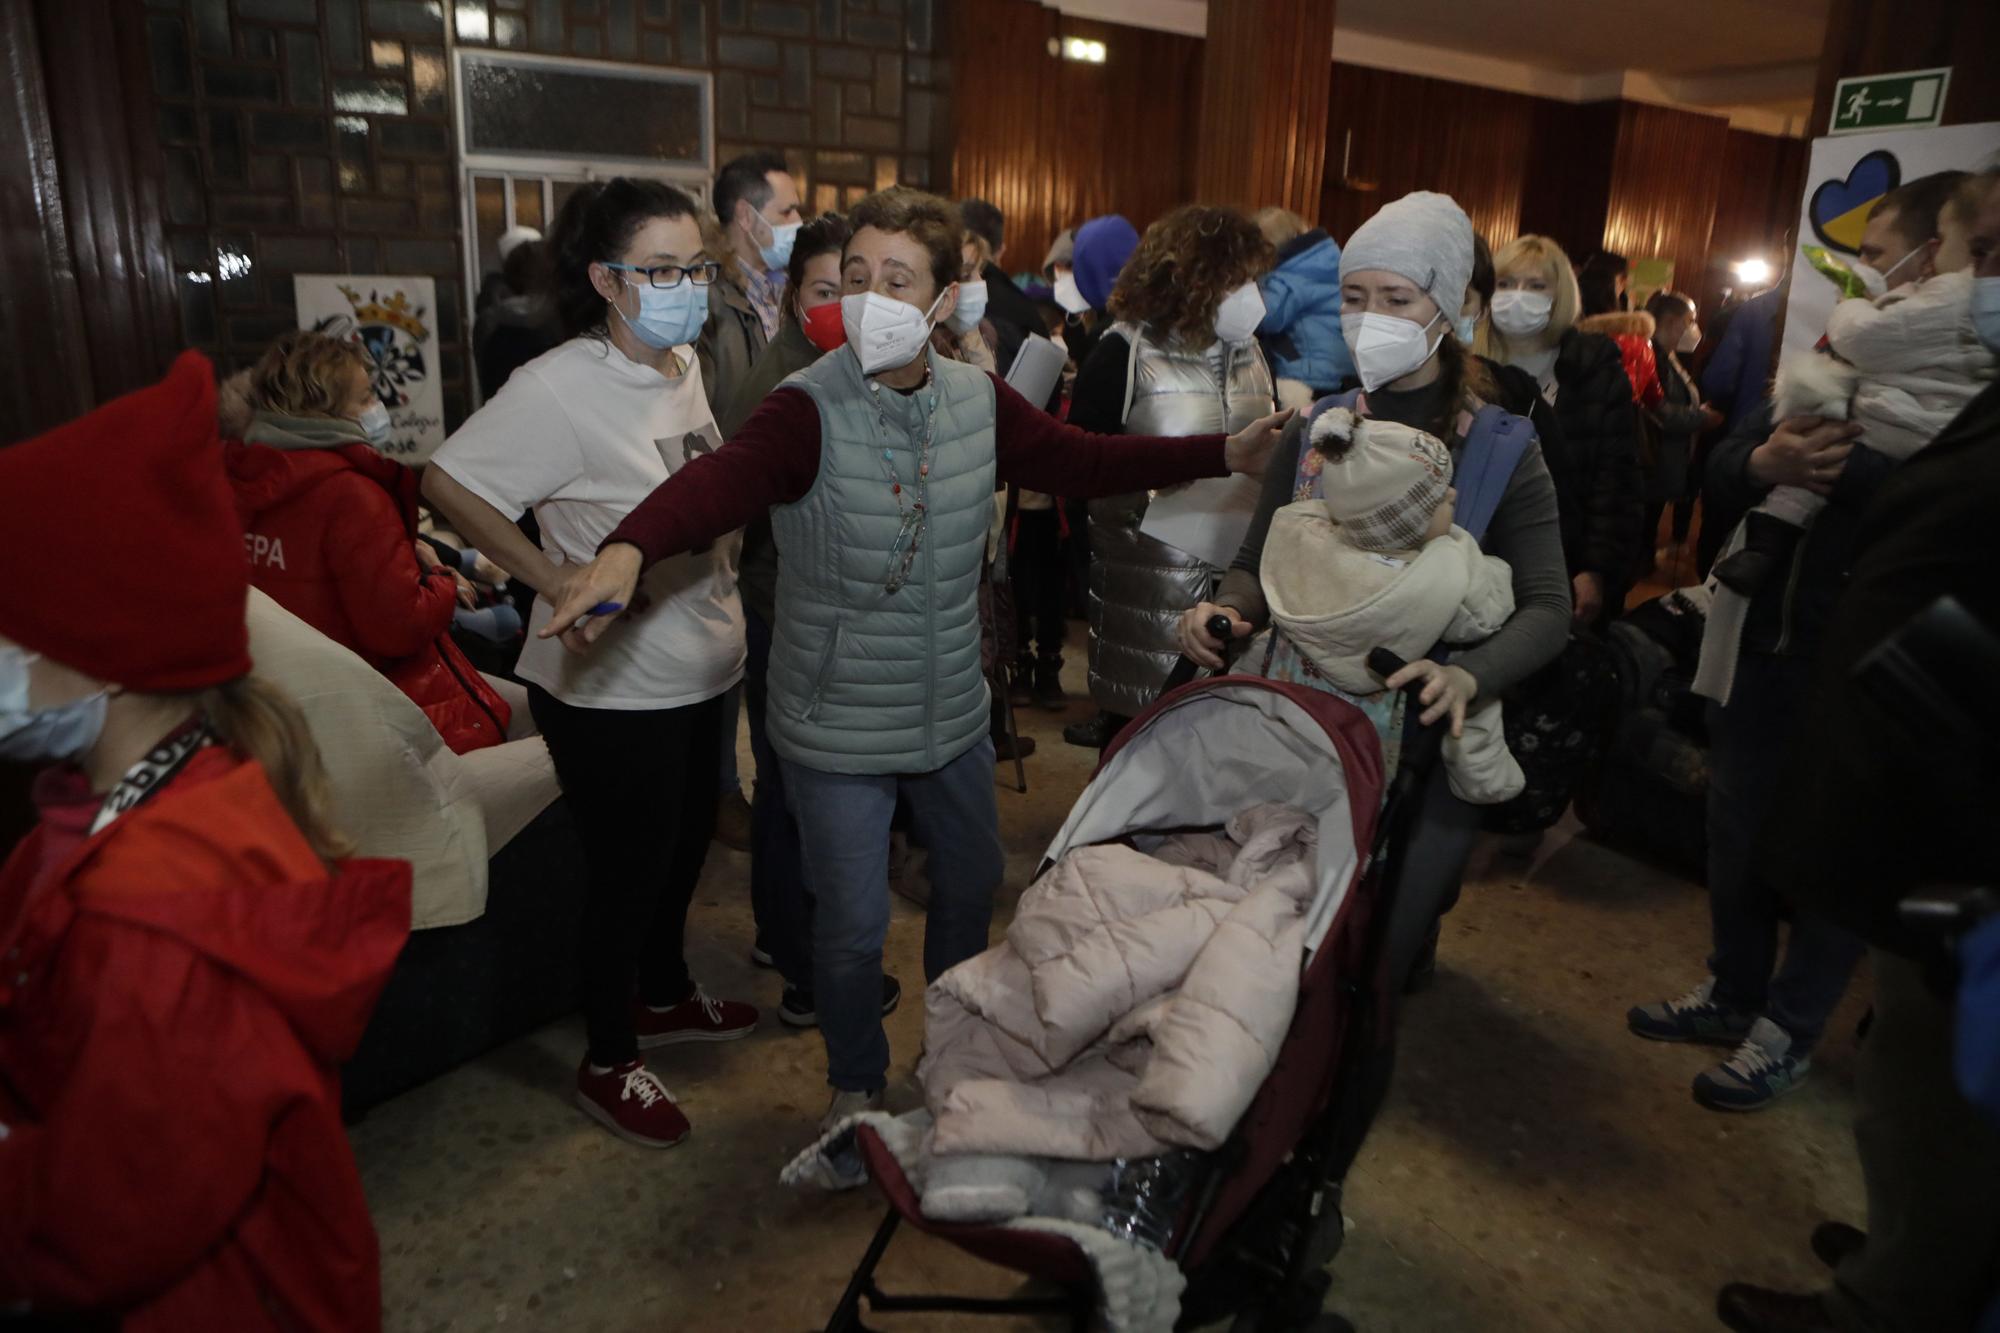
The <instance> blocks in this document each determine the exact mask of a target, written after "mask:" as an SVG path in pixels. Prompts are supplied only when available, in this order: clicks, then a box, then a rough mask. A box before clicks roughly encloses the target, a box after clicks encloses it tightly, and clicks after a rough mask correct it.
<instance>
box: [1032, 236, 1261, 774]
mask: <svg viewBox="0 0 2000 1333" xmlns="http://www.w3.org/2000/svg"><path fill="white" fill-rule="evenodd" d="M1274 258H1275V252H1274V251H1273V250H1272V248H1271V243H1270V242H1269V241H1267V240H1265V239H1264V234H1263V233H1262V232H1261V231H1259V230H1258V229H1257V226H1256V224H1255V223H1253V222H1251V221H1250V219H1248V218H1246V217H1244V216H1243V215H1242V214H1241V213H1238V212H1236V211H1235V210H1234V209H1228V208H1208V207H1204V206H1202V205H1199V204H1185V205H1183V206H1181V207H1179V208H1176V209H1174V210H1173V211H1172V212H1170V213H1168V214H1167V215H1166V216H1165V217H1163V218H1161V219H1160V220H1159V221H1157V222H1155V223H1154V224H1153V225H1152V226H1150V227H1148V228H1146V234H1145V236H1144V237H1143V238H1142V239H1141V240H1140V242H1139V248H1138V249H1137V250H1135V251H1134V252H1133V254H1132V258H1131V259H1130V260H1128V261H1127V262H1126V264H1125V268H1124V270H1123V271H1122V272H1121V273H1120V274H1119V275H1118V282H1117V285H1116V286H1114V287H1113V288H1112V290H1111V307H1110V308H1111V314H1112V316H1113V317H1114V318H1115V319H1116V320H1117V321H1118V322H1117V323H1116V324H1114V325H1112V326H1111V328H1110V329H1109V330H1107V331H1106V332H1105V334H1104V336H1103V337H1102V338H1100V339H1099V340H1098V341H1097V345H1096V346H1095V347H1094V348H1093V349H1092V350H1091V353H1090V360H1089V361H1088V362H1086V363H1085V364H1084V366H1083V368H1082V369H1081V370H1080V371H1078V372H1077V377H1076V392H1075V395H1074V396H1073V397H1072V399H1071V401H1070V409H1069V419H1070V422H1071V424H1073V425H1076V426H1080V427H1082V428H1083V429H1084V430H1090V431H1097V432H1099V433H1100V434H1105V435H1199V434H1203V433H1205V432H1208V431H1231V430H1240V429H1242V428H1243V427H1244V426H1245V425H1248V424H1249V423H1250V422H1252V421H1255V420H1256V419H1257V418H1258V417H1261V416H1263V415H1264V414H1265V413H1266V412H1269V411H1270V410H1271V403H1272V388H1271V370H1270V367H1269V366H1267V365H1266V364H1265V363H1264V353H1263V349H1262V348H1260V347H1259V346H1258V345H1257V339H1256V336H1255V335H1256V332H1257V325H1258V323H1259V322H1260V321H1261V320H1262V319H1263V317H1264V300H1263V297H1262V296H1261V295H1259V293H1258V290H1257V279H1258V278H1260V277H1262V276H1263V274H1264V273H1265V271H1266V270H1268V269H1269V268H1270V267H1271V263H1272V260H1273V259H1274ZM1150 501H1151V496H1150V495H1149V493H1148V492H1146V491H1133V492H1129V493H1127V494H1124V495H1108V496H1103V497H1100V498H1099V499H1096V500H1092V501H1091V502H1090V698H1091V702H1093V703H1095V704H1096V705H1097V708H1098V712H1097V715H1096V716H1095V717H1093V718H1091V719H1090V720H1088V721H1086V722H1079V723H1075V724H1073V725H1071V726H1069V727H1067V728H1065V729H1064V731H1063V737H1064V739H1066V740H1068V741H1069V742H1071V743H1072V744H1075V745H1088V746H1095V747H1098V748H1102V747H1103V746H1105V745H1107V744H1109V743H1110V741H1111V738H1112V737H1113V736H1115V735H1116V734H1117V733H1118V730H1119V728H1120V727H1122V726H1124V724H1125V722H1126V721H1127V720H1128V719H1129V718H1131V717H1132V716H1133V715H1134V714H1135V713H1137V712H1138V711H1139V710H1140V709H1142V708H1144V707H1146V705H1148V704H1150V703H1152V702H1153V700H1154V698H1155V697H1156V696H1157V695H1158V694H1159V692H1160V686H1161V685H1162V684H1163V683H1164V682H1165V681H1166V679H1167V673H1168V672H1170V671H1172V670H1173V668H1174V663H1175V662H1177V661H1178V660H1179V659H1180V654H1181V649H1180V643H1179V640H1178V638H1177V636H1176V633H1175V625H1176V622H1177V621H1178V620H1179V618H1180V613H1181V611H1182V610H1183V609H1184V608H1186V607H1188V606H1190V605H1192V604H1193V603H1195V602H1199V601H1204V600H1206V599H1207V598H1208V596H1209V592H1210V590H1211V589H1212V588H1213V587H1214V586H1215V580H1216V577H1217V576H1218V575H1219V574H1221V572H1222V571H1221V570H1219V569H1215V568H1212V567H1211V566H1210V565H1209V564H1208V563H1207V562H1206V561H1205V560H1203V559H1202V558H1201V557H1200V556H1197V555H1191V554H1189V553H1188V552H1186V551H1183V550H1181V549H1179V548H1178V547H1175V546H1171V545H1169V544H1167V543H1166V542H1163V541H1161V540H1160V539H1159V538H1157V537H1153V536H1150V535H1148V534H1146V533H1144V532H1141V531H1140V530H1139V528H1140V525H1141V524H1142V523H1143V522H1144V521H1145V518H1146V510H1147V507H1148V505H1149V503H1150Z"/></svg>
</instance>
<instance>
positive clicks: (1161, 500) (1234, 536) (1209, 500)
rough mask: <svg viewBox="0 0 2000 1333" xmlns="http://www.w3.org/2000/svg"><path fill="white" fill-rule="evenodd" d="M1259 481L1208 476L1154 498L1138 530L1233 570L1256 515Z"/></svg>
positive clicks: (1238, 477)
mask: <svg viewBox="0 0 2000 1333" xmlns="http://www.w3.org/2000/svg"><path fill="white" fill-rule="evenodd" d="M1263 484H1264V483H1263V481H1262V480H1261V479H1260V478H1257V477H1246V476H1243V475H1242V474H1240V473H1237V474H1233V475H1231V476H1227V477H1205V478H1203V479H1202V480H1200V481H1197V482H1195V483H1193V484H1192V485H1189V486H1184V487H1182V488H1180V489H1179V490H1176V491H1172V492H1169V493H1167V494H1163V495H1155V496H1154V497H1153V500H1152V503H1151V504H1149V505H1148V506H1147V507H1146V517H1145V518H1144V519H1142V520H1140V523H1139V531H1141V532H1143V533H1145V534H1146V535H1147V536H1148V537H1152V538H1155V539H1156V540H1159V541H1163V542H1165V543H1166V544H1167V545H1169V546H1174V547H1178V548H1179V549H1181V550H1183V551H1186V552H1187V553H1188V554H1189V555H1191V556H1194V557H1196V558H1197V559H1200V560H1203V561H1206V562H1207V563H1208V564H1210V565H1213V566H1214V567H1215V568H1216V569H1219V570H1221V569H1228V568H1229V563H1230V561H1232V560H1234V559H1235V558H1236V550H1237V548H1238V547H1240V546H1242V545H1243V534H1244V533H1246V532H1248V531H1249V530H1250V519H1251V516H1252V515H1254V514H1255V513H1256V512H1257V493H1258V491H1259V490H1261V489H1262V487H1263Z"/></svg>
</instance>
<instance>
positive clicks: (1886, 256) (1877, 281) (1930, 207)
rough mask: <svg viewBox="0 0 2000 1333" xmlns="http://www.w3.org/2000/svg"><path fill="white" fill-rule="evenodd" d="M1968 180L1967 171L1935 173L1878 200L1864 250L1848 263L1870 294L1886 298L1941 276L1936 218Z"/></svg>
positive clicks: (1863, 236)
mask: <svg viewBox="0 0 2000 1333" xmlns="http://www.w3.org/2000/svg"><path fill="white" fill-rule="evenodd" d="M1965 179H1966V174H1965V173H1964V172H1963V171H1938V172H1933V173H1932V174H1930V175H1928V176H1922V177H1919V178H1918V179H1916V180H1913V181H1911V182H1910V183H1909V184H1907V185H1902V186H1898V187H1897V188H1896V189H1893V190H1891V191H1889V193H1887V194H1885V195H1883V196H1882V197H1881V198H1880V199H1877V200H1876V201H1875V206H1874V207H1873V208H1871V209H1869V210H1868V225H1867V226H1866V227H1864V228H1862V231H1861V247H1860V249H1859V250H1858V251H1857V252H1856V257H1855V261H1854V262H1853V263H1850V264H1849V265H1848V268H1849V269H1850V270H1851V271H1852V272H1853V274H1854V276H1855V277H1856V278H1859V279H1860V280H1861V285H1862V287H1863V288H1864V289H1865V290H1866V293H1867V295H1868V296H1870V297H1879V296H1883V295H1885V294H1887V293H1889V292H1893V291H1895V290H1896V289H1897V288H1898V287H1903V286H1906V285H1908V284H1909V283H1913V282H1922V281H1923V280H1924V279H1925V278H1928V277H1930V276H1931V275H1932V274H1933V273H1935V272H1937V252H1938V245H1939V239H1938V214H1939V213H1940V212H1942V211H1943V209H1944V206H1945V204H1946V203H1948V202H1949V201H1950V200H1951V197H1952V195H1953V193H1954V192H1956V191H1957V189H1958V188H1959V186H1960V185H1961V184H1963V183H1964V181H1965Z"/></svg>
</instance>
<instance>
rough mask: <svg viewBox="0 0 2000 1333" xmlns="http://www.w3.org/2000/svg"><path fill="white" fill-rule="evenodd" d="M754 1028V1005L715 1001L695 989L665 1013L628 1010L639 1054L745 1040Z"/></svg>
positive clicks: (643, 1008) (645, 1007)
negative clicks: (677, 1046) (693, 1044)
mask: <svg viewBox="0 0 2000 1333" xmlns="http://www.w3.org/2000/svg"><path fill="white" fill-rule="evenodd" d="M756 1026H757V1009H756V1006H755V1005H748V1004H742V1003H739V1002H738V1001H735V1000H718V999H715V998H713V997H711V996H710V995H709V993H708V992H707V991H705V990H703V989H702V988H701V987H700V986H699V985H697V986H696V987H695V988H694V993H693V994H692V995H690V996H688V997H687V998H686V999H685V1000H682V1001H681V1002H680V1003H679V1004H676V1005H672V1006H669V1007H668V1008H665V1009H655V1008H653V1007H652V1006H651V1005H646V1004H635V1005H633V1006H632V1027H633V1029H634V1031H636V1032H637V1033H638V1034H639V1049H640V1050H642V1051H650V1050H652V1049H653V1048H654V1047H656V1046H672V1045H675V1044H676V1043H679V1042H683V1041H735V1040H736V1039H737V1038H738V1037H747V1036H749V1035H750V1033H751V1032H752V1031H753V1030H754V1029H755V1028H756Z"/></svg>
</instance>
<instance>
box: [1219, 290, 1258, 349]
mask: <svg viewBox="0 0 2000 1333" xmlns="http://www.w3.org/2000/svg"><path fill="white" fill-rule="evenodd" d="M1263 322H1264V294H1263V293H1262V292H1260V291H1258V290H1257V284H1256V283H1254V282H1246V283H1244V284H1243V285H1242V286H1241V287H1238V288H1237V289H1236V290H1235V291H1233V292H1231V293H1230V294H1229V295H1227V296H1225V297H1223V298H1222V304H1221V305H1218V306H1217V307H1216V308H1215V336H1216V337H1218V338H1220V339H1221V340H1222V341H1223V342H1225V343H1228V344H1229V345H1230V346H1231V347H1237V346H1241V345H1242V344H1244V343H1247V342H1249V341H1250V339H1251V338H1253V337H1255V336H1256V333H1257V326H1258V325H1259V324H1262V323H1263Z"/></svg>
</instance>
